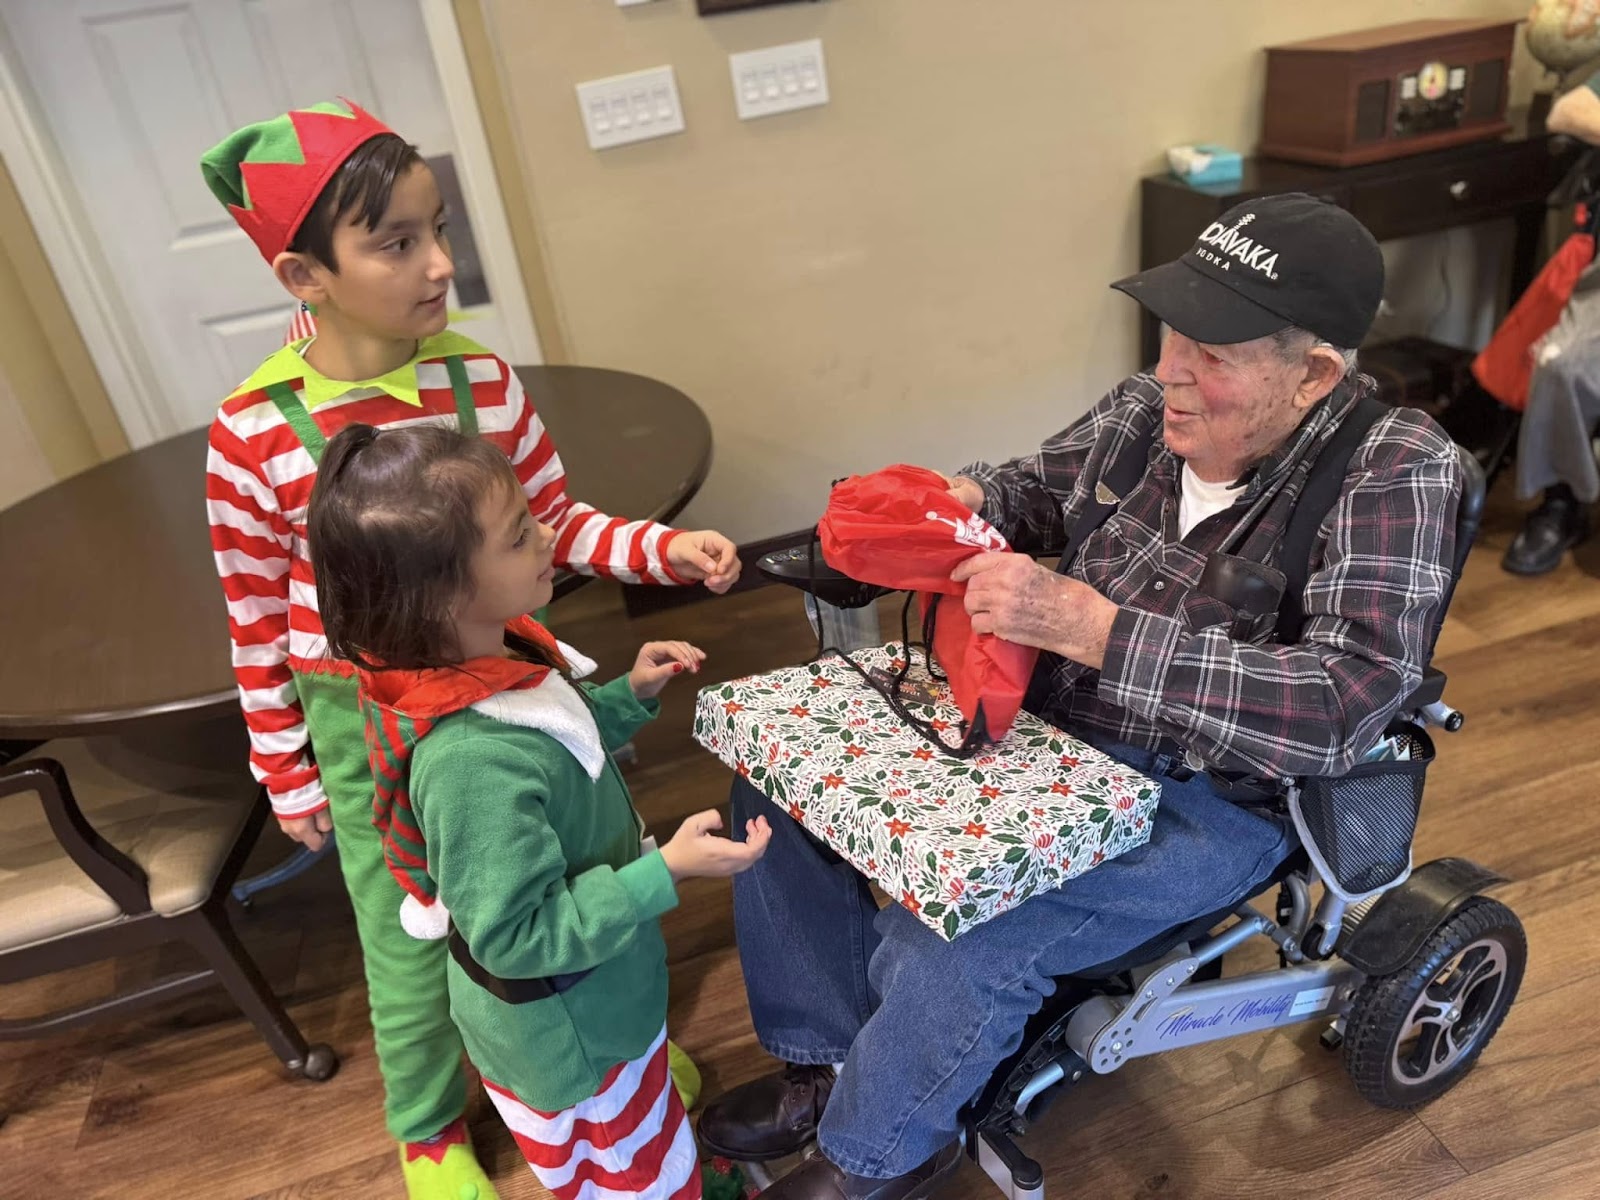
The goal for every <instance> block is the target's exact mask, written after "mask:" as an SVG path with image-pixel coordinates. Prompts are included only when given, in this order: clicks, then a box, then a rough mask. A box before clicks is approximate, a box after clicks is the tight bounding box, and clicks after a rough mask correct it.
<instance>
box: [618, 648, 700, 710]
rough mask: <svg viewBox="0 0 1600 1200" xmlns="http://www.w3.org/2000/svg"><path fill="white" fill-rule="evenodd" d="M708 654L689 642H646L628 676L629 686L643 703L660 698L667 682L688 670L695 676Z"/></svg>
mask: <svg viewBox="0 0 1600 1200" xmlns="http://www.w3.org/2000/svg"><path fill="white" fill-rule="evenodd" d="M705 660H706V652H705V651H704V650H702V649H700V648H699V647H698V646H691V645H689V643H688V642H646V643H645V644H644V645H643V646H640V647H639V657H638V658H636V659H634V660H633V670H631V671H629V672H628V686H629V687H630V688H632V689H633V694H634V696H635V697H636V698H638V699H640V700H649V699H651V698H652V697H655V696H659V695H660V694H661V689H662V688H664V687H666V686H667V680H669V679H671V678H672V677H673V676H674V675H678V674H681V673H682V672H684V671H685V670H687V671H690V672H694V671H698V670H699V669H700V664H701V663H703V662H705Z"/></svg>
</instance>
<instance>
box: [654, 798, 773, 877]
mask: <svg viewBox="0 0 1600 1200" xmlns="http://www.w3.org/2000/svg"><path fill="white" fill-rule="evenodd" d="M721 828H722V814H721V813H719V812H718V811H717V810H716V809H714V808H708V809H706V811H705V812H701V813H695V814H694V816H692V817H690V818H689V819H688V820H686V821H685V822H684V823H683V824H682V825H680V826H678V832H677V833H675V834H673V835H672V839H671V840H670V841H669V842H667V844H666V845H665V846H663V847H661V858H662V860H663V861H664V862H665V863H666V864H667V870H668V871H670V872H671V873H672V881H673V882H674V883H678V882H680V881H682V880H685V879H694V878H696V877H699V878H702V879H713V878H719V877H721V876H724V875H737V874H739V872H740V871H743V870H745V869H747V868H748V867H751V866H753V865H754V864H755V861H756V859H758V858H760V857H761V856H762V855H763V854H765V853H766V852H767V842H768V841H770V840H771V838H772V826H770V825H768V824H767V819H766V818H765V817H757V818H756V819H755V820H754V821H746V822H745V823H744V841H742V842H736V841H733V840H732V839H731V838H725V837H718V836H717V834H716V831H717V830H719V829H721Z"/></svg>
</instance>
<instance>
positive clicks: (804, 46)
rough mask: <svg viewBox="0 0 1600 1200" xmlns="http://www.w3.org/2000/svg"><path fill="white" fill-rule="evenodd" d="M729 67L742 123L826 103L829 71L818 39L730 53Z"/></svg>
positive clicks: (735, 100)
mask: <svg viewBox="0 0 1600 1200" xmlns="http://www.w3.org/2000/svg"><path fill="white" fill-rule="evenodd" d="M728 66H729V68H730V70H731V71H732V73H733V100H734V104H735V106H736V107H737V108H738V110H739V119H740V120H741V121H748V120H750V119H751V118H752V117H768V116H771V115H772V114H773V113H780V112H790V111H792V110H794V109H797V108H814V107H815V106H817V105H819V104H826V103H828V68H827V64H826V63H825V62H824V61H823V57H822V39H820V38H812V39H811V40H810V41H806V42H789V43H787V44H786V45H782V46H768V47H766V48H765V49H762V50H748V51H746V52H745V53H743V54H730V55H728Z"/></svg>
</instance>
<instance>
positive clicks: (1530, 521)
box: [1500, 338, 1600, 575]
mask: <svg viewBox="0 0 1600 1200" xmlns="http://www.w3.org/2000/svg"><path fill="white" fill-rule="evenodd" d="M1597 422H1600V338H1589V339H1587V340H1583V341H1577V342H1575V343H1568V344H1566V345H1564V346H1561V347H1559V348H1556V347H1552V348H1549V349H1546V350H1545V351H1544V352H1543V353H1542V354H1541V357H1540V360H1539V365H1538V366H1537V367H1536V368H1535V369H1534V372H1533V380H1532V382H1531V383H1530V385H1529V387H1528V406H1527V408H1526V410H1525V411H1524V412H1523V414H1522V424H1521V427H1520V428H1519V429H1518V432H1517V495H1518V496H1519V497H1520V498H1521V499H1524V500H1527V499H1531V498H1532V497H1534V496H1540V502H1539V505H1538V507H1536V508H1535V509H1534V510H1533V511H1532V512H1530V513H1529V514H1528V515H1527V517H1526V518H1525V519H1524V522H1523V526H1522V529H1521V530H1520V531H1519V532H1518V533H1517V536H1516V537H1515V538H1514V539H1513V540H1512V542H1511V545H1510V546H1509V547H1508V548H1507V550H1506V553H1505V557H1504V558H1503V559H1502V560H1501V564H1500V565H1501V566H1502V567H1503V568H1504V569H1505V570H1507V571H1509V572H1511V573H1512V574H1514V575H1543V574H1545V573H1546V572H1547V571H1553V570H1555V569H1556V567H1558V566H1560V565H1561V558H1562V556H1563V555H1564V554H1565V553H1566V552H1567V550H1568V549H1570V548H1571V547H1573V546H1577V545H1581V544H1582V543H1583V542H1584V541H1585V540H1586V539H1587V538H1588V536H1589V531H1590V522H1589V506H1590V505H1592V504H1593V503H1594V501H1595V500H1596V499H1597V498H1600V469H1597V468H1596V464H1595V455H1594V447H1593V440H1592V439H1593V436H1594V430H1595V426H1596V423H1597Z"/></svg>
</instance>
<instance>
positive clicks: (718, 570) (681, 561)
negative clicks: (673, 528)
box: [667, 529, 742, 595]
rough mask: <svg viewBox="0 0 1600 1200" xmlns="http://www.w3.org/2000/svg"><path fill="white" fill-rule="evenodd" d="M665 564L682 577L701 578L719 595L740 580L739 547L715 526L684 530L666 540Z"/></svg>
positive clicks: (696, 579)
mask: <svg viewBox="0 0 1600 1200" xmlns="http://www.w3.org/2000/svg"><path fill="white" fill-rule="evenodd" d="M667 565H668V566H670V567H671V568H672V569H673V571H674V572H675V573H676V574H677V575H678V576H680V577H681V578H683V579H689V580H695V581H698V580H704V581H705V585H706V587H707V588H708V589H710V590H711V591H713V592H716V593H717V594H718V595H721V594H722V593H723V592H725V591H727V590H728V589H729V588H731V587H732V586H733V585H734V584H735V583H737V582H738V580H739V571H740V569H741V566H742V564H741V563H740V562H739V547H737V546H735V545H734V544H733V543H732V542H730V541H729V540H728V539H727V538H725V537H723V536H722V535H721V534H720V533H718V532H717V531H716V530H714V529H701V530H698V531H696V532H694V533H683V534H679V535H678V536H677V537H675V538H673V539H672V541H670V542H668V543H667Z"/></svg>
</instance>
